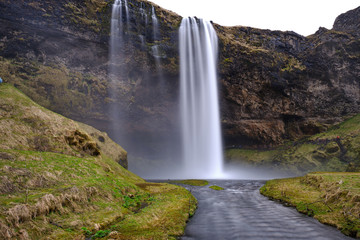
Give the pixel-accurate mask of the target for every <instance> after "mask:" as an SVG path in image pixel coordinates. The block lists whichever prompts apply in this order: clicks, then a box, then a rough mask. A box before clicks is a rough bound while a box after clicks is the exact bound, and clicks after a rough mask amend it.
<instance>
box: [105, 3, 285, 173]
mask: <svg viewBox="0 0 360 240" xmlns="http://www.w3.org/2000/svg"><path fill="white" fill-rule="evenodd" d="M132 7H133V6H132ZM132 11H133V9H132V8H129V6H128V3H127V1H126V0H122V1H121V0H116V1H115V2H114V4H113V9H112V21H111V37H110V49H109V60H110V65H109V76H110V79H111V80H110V86H111V87H110V92H109V98H110V99H113V102H112V104H110V107H109V115H110V117H111V118H112V119H113V120H112V122H111V124H110V125H111V126H109V127H108V129H110V131H107V132H108V134H109V136H110V137H111V138H113V139H114V140H115V141H116V142H118V143H119V144H120V145H121V146H122V147H124V148H125V149H126V151H127V152H128V163H129V170H130V171H132V172H134V173H136V174H137V175H139V176H141V177H143V178H146V179H186V178H194V179H199V178H203V179H204V178H206V179H220V178H222V179H269V178H274V177H279V176H280V175H278V173H274V172H271V171H269V170H268V169H264V170H259V169H258V168H249V167H245V166H239V165H231V166H230V165H227V164H225V165H224V164H223V162H224V161H223V146H222V139H221V138H222V136H221V129H220V116H219V103H218V101H219V100H218V90H217V84H218V80H217V72H216V66H217V36H216V33H215V31H214V29H213V27H212V25H211V23H209V22H207V21H203V20H199V19H195V18H184V19H183V21H182V24H181V27H180V30H179V40H180V42H179V46H180V49H179V53H180V58H181V60H180V61H181V64H180V65H181V67H180V68H181V70H180V71H181V73H180V75H181V77H180V89H179V92H178V93H177V94H174V95H176V96H175V97H176V98H178V105H177V106H173V109H172V110H171V111H169V112H170V114H171V115H173V121H172V126H164V128H168V129H169V131H168V133H167V134H162V133H160V132H156V134H154V133H152V132H148V131H146V129H144V128H143V129H142V131H141V130H140V131H137V132H134V131H129V129H130V128H131V126H129V122H131V121H133V119H136V118H138V116H134V115H131V114H133V113H132V111H131V109H130V107H129V106H130V105H131V100H129V101H125V102H124V99H126V98H124V97H123V98H122V97H120V96H119V92H117V91H116V90H117V89H121V88H123V87H124V86H126V81H128V78H129V75H128V74H129V73H128V72H127V70H128V69H124V66H126V63H125V60H124V58H123V57H122V54H123V53H124V52H125V51H126V50H127V49H125V48H126V41H129V40H128V38H129V34H131V33H129V27H130V25H129V21H130V20H131V21H134V18H135V17H134V16H133V15H135V14H134V13H133V12H132ZM140 13H141V15H140V18H139V16H137V18H136V20H137V21H141V22H139V23H138V26H139V25H143V29H149V28H150V29H152V30H153V31H152V36H150V37H149V34H146V33H141V32H139V33H138V36H139V39H140V40H141V48H142V50H144V51H149V53H150V55H149V56H150V58H149V62H150V61H152V62H153V63H154V64H155V66H156V74H155V75H154V76H156V79H154V78H151V77H149V76H147V75H146V74H144V73H140V74H143V76H142V79H143V82H144V84H154V82H157V83H158V84H159V92H157V93H153V94H154V95H156V94H159V95H160V94H168V93H166V92H167V89H166V87H165V85H164V84H166V80H167V79H165V77H164V75H163V72H162V69H161V59H162V56H161V54H160V53H159V51H158V46H159V45H158V44H159V43H160V42H161V36H160V34H159V25H158V24H159V22H158V19H157V17H156V12H155V9H154V8H153V7H150V8H149V6H147V8H146V6H145V5H144V4H143V3H141V6H140ZM132 14H133V15H132ZM132 31H133V30H132ZM149 42H150V43H151V45H152V48H151V49H150V50H149V49H146V43H149ZM155 100H156V99H149V101H155ZM132 124H134V123H132ZM140 129H141V127H140Z"/></svg>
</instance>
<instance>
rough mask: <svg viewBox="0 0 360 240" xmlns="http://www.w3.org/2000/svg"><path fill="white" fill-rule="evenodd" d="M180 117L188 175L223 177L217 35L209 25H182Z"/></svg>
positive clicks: (189, 22) (187, 21) (191, 20)
mask: <svg viewBox="0 0 360 240" xmlns="http://www.w3.org/2000/svg"><path fill="white" fill-rule="evenodd" d="M179 37H180V114H181V124H182V141H183V158H184V167H185V169H184V170H185V174H186V176H190V177H194V176H195V177H200V178H220V177H222V173H223V170H222V168H223V151H222V139H221V130H220V113H219V102H218V90H217V71H216V66H217V52H218V40H217V35H216V32H215V30H214V28H213V27H212V25H211V23H210V22H207V21H204V20H201V19H200V20H198V19H196V18H184V19H183V20H182V22H181V26H180V36H179Z"/></svg>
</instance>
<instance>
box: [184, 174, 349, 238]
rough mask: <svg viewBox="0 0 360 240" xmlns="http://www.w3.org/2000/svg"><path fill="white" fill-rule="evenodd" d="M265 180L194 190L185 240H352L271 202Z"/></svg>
mask: <svg viewBox="0 0 360 240" xmlns="http://www.w3.org/2000/svg"><path fill="white" fill-rule="evenodd" d="M264 183H265V182H264V181H250V180H240V181H235V180H228V181H226V180H214V181H210V184H211V185H218V186H221V187H223V188H225V190H223V191H215V190H212V189H210V188H209V186H210V185H209V186H205V187H190V186H185V187H186V188H187V189H189V190H191V192H192V193H193V194H194V196H195V197H196V198H197V199H198V201H199V206H198V209H197V211H196V214H195V215H194V217H193V218H192V219H191V220H190V222H189V223H188V225H187V227H186V230H185V235H184V236H183V237H182V238H181V239H182V240H189V239H194V240H195V239H196V240H201V239H204V240H205V239H206V240H227V239H229V240H230V239H231V240H234V239H239V240H240V239H244V240H245V239H246V240H275V239H276V240H281V239H299V240H300V239H304V240H309V239H311V240H337V239H338V240H344V239H352V238H349V237H346V236H344V235H343V234H342V233H341V232H339V231H338V230H336V229H335V228H332V227H330V226H326V225H323V224H321V223H319V222H318V221H316V220H315V219H313V218H310V217H307V216H305V215H303V214H300V213H298V212H297V211H296V210H295V209H294V208H290V207H285V206H283V205H281V204H279V203H277V202H273V201H270V200H268V199H267V198H266V197H264V196H262V195H261V194H260V193H259V188H260V187H261V186H262V185H263V184H264Z"/></svg>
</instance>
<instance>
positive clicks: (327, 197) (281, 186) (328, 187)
mask: <svg viewBox="0 0 360 240" xmlns="http://www.w3.org/2000/svg"><path fill="white" fill-rule="evenodd" d="M359 183H360V173H310V174H307V175H306V176H304V177H298V178H289V179H279V180H271V181H268V182H267V183H266V184H265V185H264V186H263V187H262V188H261V189H260V192H261V193H262V194H263V195H265V196H267V197H269V198H270V199H274V200H279V201H281V202H282V203H284V204H287V205H291V206H294V207H296V209H297V210H298V211H299V212H302V213H304V214H307V215H309V216H313V217H314V218H316V219H317V220H319V221H320V222H321V223H325V224H328V225H331V226H334V227H337V228H338V229H340V230H341V231H342V232H343V233H344V234H346V235H349V236H352V237H357V238H359V237H360V219H359V214H360V185H359Z"/></svg>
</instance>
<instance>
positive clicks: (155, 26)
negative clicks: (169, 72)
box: [151, 6, 161, 71]
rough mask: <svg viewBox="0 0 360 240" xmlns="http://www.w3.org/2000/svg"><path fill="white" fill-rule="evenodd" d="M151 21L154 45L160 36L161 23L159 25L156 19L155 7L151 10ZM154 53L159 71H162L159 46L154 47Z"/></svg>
mask: <svg viewBox="0 0 360 240" xmlns="http://www.w3.org/2000/svg"><path fill="white" fill-rule="evenodd" d="M151 19H152V26H153V39H154V43H155V42H156V41H157V40H158V35H159V23H158V19H157V17H156V13H155V9H154V6H152V9H151ZM152 51H153V55H154V57H155V62H156V68H157V70H158V71H159V70H160V65H161V62H160V53H159V46H158V45H154V46H153V47H152Z"/></svg>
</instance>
